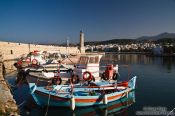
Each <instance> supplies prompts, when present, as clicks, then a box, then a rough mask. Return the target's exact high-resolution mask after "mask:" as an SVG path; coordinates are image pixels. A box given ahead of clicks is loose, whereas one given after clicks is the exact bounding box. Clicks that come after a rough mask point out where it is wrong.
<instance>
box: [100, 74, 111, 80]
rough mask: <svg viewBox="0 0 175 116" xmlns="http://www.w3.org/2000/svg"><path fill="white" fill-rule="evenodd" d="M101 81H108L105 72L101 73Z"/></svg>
mask: <svg viewBox="0 0 175 116" xmlns="http://www.w3.org/2000/svg"><path fill="white" fill-rule="evenodd" d="M101 79H103V80H109V78H108V77H107V76H106V74H105V72H103V74H102V76H101Z"/></svg>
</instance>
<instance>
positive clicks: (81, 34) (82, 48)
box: [79, 31, 85, 53]
mask: <svg viewBox="0 0 175 116" xmlns="http://www.w3.org/2000/svg"><path fill="white" fill-rule="evenodd" d="M79 47H80V53H85V48H84V33H83V32H82V31H80V46H79Z"/></svg>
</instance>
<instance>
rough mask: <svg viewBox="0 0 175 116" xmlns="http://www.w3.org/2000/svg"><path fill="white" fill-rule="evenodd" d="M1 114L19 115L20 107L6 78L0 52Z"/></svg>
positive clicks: (0, 115) (1, 115)
mask: <svg viewBox="0 0 175 116" xmlns="http://www.w3.org/2000/svg"><path fill="white" fill-rule="evenodd" d="M0 116H18V107H17V105H16V102H15V100H14V99H13V96H12V94H11V91H10V87H9V86H8V84H7V82H6V80H5V79H4V64H3V61H2V55H1V54H0Z"/></svg>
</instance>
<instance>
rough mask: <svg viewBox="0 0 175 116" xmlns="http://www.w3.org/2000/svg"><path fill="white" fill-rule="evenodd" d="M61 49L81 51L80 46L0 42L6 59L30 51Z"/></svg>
mask: <svg viewBox="0 0 175 116" xmlns="http://www.w3.org/2000/svg"><path fill="white" fill-rule="evenodd" d="M34 50H38V51H60V53H67V52H68V53H70V54H77V53H80V50H79V49H78V47H67V48H66V47H58V46H51V45H35V44H25V43H14V42H0V51H1V53H2V55H3V59H4V60H11V59H15V58H18V57H20V56H21V55H23V54H28V53H29V52H30V51H34Z"/></svg>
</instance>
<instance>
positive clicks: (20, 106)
mask: <svg viewBox="0 0 175 116" xmlns="http://www.w3.org/2000/svg"><path fill="white" fill-rule="evenodd" d="M24 103H26V101H23V102H22V103H20V104H19V105H18V107H19V108H20V107H21V106H22V105H23V104H24Z"/></svg>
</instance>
